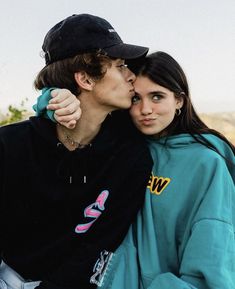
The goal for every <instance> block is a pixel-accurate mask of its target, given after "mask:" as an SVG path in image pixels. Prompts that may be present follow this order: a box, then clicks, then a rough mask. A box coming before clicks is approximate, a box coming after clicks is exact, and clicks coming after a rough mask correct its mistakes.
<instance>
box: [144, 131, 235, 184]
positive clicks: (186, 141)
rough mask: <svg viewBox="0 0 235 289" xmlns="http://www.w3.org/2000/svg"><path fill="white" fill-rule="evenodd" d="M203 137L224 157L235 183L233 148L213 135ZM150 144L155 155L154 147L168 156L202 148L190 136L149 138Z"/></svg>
mask: <svg viewBox="0 0 235 289" xmlns="http://www.w3.org/2000/svg"><path fill="white" fill-rule="evenodd" d="M203 137H204V138H205V139H206V140H207V141H209V142H210V143H211V144H212V145H213V146H214V147H216V148H217V150H218V151H219V152H220V154H221V156H223V157H224V159H225V161H226V165H227V167H228V170H229V172H230V174H231V176H232V178H233V181H234V183H235V155H234V152H233V151H232V149H231V147H230V146H229V145H228V144H227V143H226V142H225V141H223V140H222V139H221V138H219V137H217V136H215V135H213V134H203ZM202 141H203V140H202ZM148 144H149V147H150V149H151V150H152V153H154V147H152V146H154V145H157V146H159V147H162V148H161V149H163V150H166V151H167V152H168V155H170V154H172V153H173V154H174V153H176V154H178V153H179V152H180V151H181V150H191V151H192V153H194V151H195V150H197V148H198V147H199V146H201V144H200V143H199V142H198V141H197V140H196V139H194V138H193V137H192V136H191V135H190V134H179V135H174V136H170V137H163V138H160V139H158V140H156V139H154V138H148Z"/></svg>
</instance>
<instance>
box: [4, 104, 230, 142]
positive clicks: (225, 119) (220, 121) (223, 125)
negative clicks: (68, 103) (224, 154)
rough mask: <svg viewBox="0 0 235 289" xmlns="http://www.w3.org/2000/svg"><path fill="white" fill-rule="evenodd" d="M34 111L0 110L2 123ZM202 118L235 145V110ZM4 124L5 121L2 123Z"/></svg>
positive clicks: (204, 115)
mask: <svg viewBox="0 0 235 289" xmlns="http://www.w3.org/2000/svg"><path fill="white" fill-rule="evenodd" d="M33 114H34V113H33V112H32V111H31V112H29V111H28V110H27V109H25V108H24V106H21V107H20V108H14V107H12V108H11V109H10V110H9V112H8V114H7V115H6V114H3V113H1V111H0V125H1V121H3V120H4V119H6V118H7V119H9V122H8V123H10V122H14V121H19V120H22V119H27V118H28V117H29V116H31V115H33ZM199 115H200V117H201V118H202V120H203V121H204V122H205V123H206V124H207V125H208V126H209V127H210V128H213V129H216V130H218V131H219V132H221V133H222V134H224V135H225V136H226V137H227V138H228V139H229V140H230V141H231V142H232V143H233V144H234V145H235V111H234V112H221V113H200V114H199ZM2 124H3V123H2Z"/></svg>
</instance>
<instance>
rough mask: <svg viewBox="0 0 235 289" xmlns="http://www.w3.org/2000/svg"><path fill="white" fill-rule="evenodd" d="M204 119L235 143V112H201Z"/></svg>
mask: <svg viewBox="0 0 235 289" xmlns="http://www.w3.org/2000/svg"><path fill="white" fill-rule="evenodd" d="M200 117H201V118H202V120H203V121H204V122H205V123H206V124H207V125H208V126H209V127H210V128H213V129H216V130H218V131H219V132H221V133H222V134H224V135H225V136H226V137H227V138H228V139H229V140H230V141H231V142H232V143H233V144H234V145H235V112H222V113H210V114H209V113H208V114H206V113H201V114H200Z"/></svg>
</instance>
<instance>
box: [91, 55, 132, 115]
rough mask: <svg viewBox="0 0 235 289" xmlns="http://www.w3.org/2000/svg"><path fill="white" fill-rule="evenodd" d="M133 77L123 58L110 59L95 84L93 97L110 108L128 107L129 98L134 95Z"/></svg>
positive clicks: (129, 104)
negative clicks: (104, 71) (108, 64)
mask: <svg viewBox="0 0 235 289" xmlns="http://www.w3.org/2000/svg"><path fill="white" fill-rule="evenodd" d="M135 78H136V77H135V75H134V73H132V72H131V71H130V70H129V69H128V68H127V66H126V65H125V62H124V60H122V59H117V60H112V63H111V66H108V67H107V71H106V73H105V75H104V77H103V78H102V79H101V80H100V81H98V82H97V83H96V84H95V87H94V90H93V93H94V94H93V96H94V99H95V100H96V101H97V102H98V103H99V104H101V105H103V106H106V107H108V108H109V109H111V110H115V109H128V108H130V106H131V99H132V97H133V96H134V87H133V82H134V81H135Z"/></svg>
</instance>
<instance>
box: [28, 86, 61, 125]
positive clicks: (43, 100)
mask: <svg viewBox="0 0 235 289" xmlns="http://www.w3.org/2000/svg"><path fill="white" fill-rule="evenodd" d="M53 89H55V87H51V88H47V87H46V88H43V90H42V94H41V95H40V96H39V97H38V98H37V103H35V104H34V105H33V110H34V111H35V112H36V116H42V117H45V118H49V119H50V120H52V121H53V122H56V120H55V118H54V111H53V110H48V109H47V105H48V103H49V100H50V99H51V91H52V90H53Z"/></svg>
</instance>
